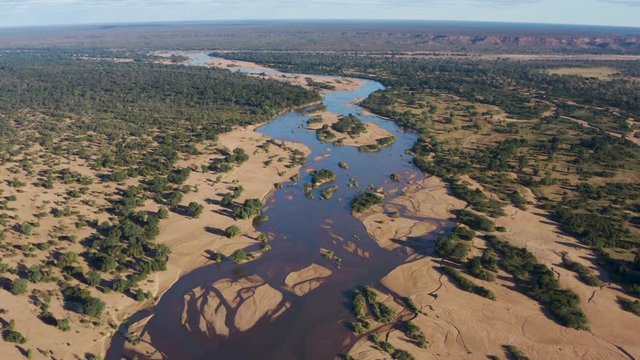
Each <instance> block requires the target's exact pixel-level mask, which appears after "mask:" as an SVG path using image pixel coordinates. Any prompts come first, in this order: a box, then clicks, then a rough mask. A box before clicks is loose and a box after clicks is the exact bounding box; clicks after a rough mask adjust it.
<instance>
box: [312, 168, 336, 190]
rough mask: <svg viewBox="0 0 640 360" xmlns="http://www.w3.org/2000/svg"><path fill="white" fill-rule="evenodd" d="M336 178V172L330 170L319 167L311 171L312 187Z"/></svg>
mask: <svg viewBox="0 0 640 360" xmlns="http://www.w3.org/2000/svg"><path fill="white" fill-rule="evenodd" d="M335 180H336V174H334V173H333V171H331V170H327V169H321V170H318V171H314V172H313V173H311V184H312V185H313V186H314V187H318V186H320V185H322V184H326V183H328V182H332V181H335Z"/></svg>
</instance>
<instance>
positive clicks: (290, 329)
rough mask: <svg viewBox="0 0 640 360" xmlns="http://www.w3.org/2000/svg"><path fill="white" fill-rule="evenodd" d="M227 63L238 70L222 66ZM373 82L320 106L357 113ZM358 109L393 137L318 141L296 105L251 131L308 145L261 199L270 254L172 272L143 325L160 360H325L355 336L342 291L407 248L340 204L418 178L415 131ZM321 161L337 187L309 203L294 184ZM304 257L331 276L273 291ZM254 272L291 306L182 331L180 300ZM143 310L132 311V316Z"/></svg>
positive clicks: (391, 264)
mask: <svg viewBox="0 0 640 360" xmlns="http://www.w3.org/2000/svg"><path fill="white" fill-rule="evenodd" d="M209 59H210V58H209V57H208V56H206V55H203V54H199V55H198V58H197V59H196V60H194V61H192V62H190V65H200V64H202V63H204V62H205V61H206V60H209ZM234 69H235V70H236V71H242V72H245V71H246V69H237V68H231V70H234ZM380 89H383V86H382V85H381V84H380V83H378V82H375V81H369V80H367V81H365V82H364V85H363V86H362V87H360V88H359V89H357V90H356V91H347V92H333V93H330V94H328V95H325V96H324V105H325V106H326V108H327V110H328V111H330V112H334V113H337V114H341V115H348V114H358V113H359V112H361V111H362V109H361V108H360V107H358V106H357V104H355V102H356V99H360V98H366V97H368V96H369V95H370V94H371V93H373V92H375V91H377V90H380ZM357 116H358V117H359V118H360V119H362V120H363V121H366V122H374V123H376V124H377V125H379V126H380V127H382V128H384V129H386V130H387V131H389V132H390V133H392V134H393V135H394V136H396V138H397V142H396V143H395V144H393V145H392V146H389V147H386V148H384V149H383V150H382V151H381V152H378V153H361V152H358V150H357V149H356V148H353V147H336V146H333V145H331V144H325V143H321V142H319V141H318V140H316V137H315V132H314V131H312V130H307V129H305V124H306V121H307V120H308V118H309V116H308V115H306V114H305V113H304V112H303V111H294V112H290V113H287V114H285V115H283V116H280V117H278V118H277V119H275V120H273V121H272V122H270V123H268V124H266V125H263V126H261V127H259V128H258V129H257V131H259V132H261V133H263V134H265V135H268V136H270V137H272V138H275V139H277V140H288V141H296V142H301V143H304V144H305V145H306V146H308V147H309V148H310V149H311V151H312V153H311V155H310V156H309V158H308V159H309V163H308V165H307V166H306V167H305V168H303V169H302V171H301V177H302V178H301V180H300V182H299V183H286V184H284V187H283V188H282V189H280V190H278V191H276V192H275V194H274V195H273V196H272V197H271V198H270V199H269V200H268V203H267V209H266V211H265V213H264V215H266V216H268V217H269V221H268V222H267V223H265V224H263V225H260V226H259V227H258V230H260V231H263V232H266V233H270V234H273V235H274V237H273V239H272V241H271V243H270V244H271V246H272V250H271V251H270V252H267V253H266V254H265V255H264V256H262V257H261V258H260V259H259V260H257V261H254V262H251V263H247V264H243V265H236V264H234V263H232V262H230V261H224V262H223V263H222V264H212V265H209V266H206V267H203V268H200V269H198V270H196V271H194V272H192V273H190V274H188V275H187V276H185V277H183V278H181V279H180V280H179V281H178V282H177V283H176V284H175V285H174V286H172V287H171V288H170V289H169V290H168V291H167V292H166V293H165V295H164V296H163V297H162V298H161V300H160V302H159V303H158V304H157V306H156V308H155V310H154V311H153V313H154V317H153V318H152V319H151V320H150V321H149V323H148V325H147V330H148V331H149V334H150V336H151V339H152V344H153V346H154V347H155V348H156V349H158V350H159V351H160V352H161V353H163V354H165V355H166V356H167V358H168V359H187V360H188V359H310V360H313V359H332V358H334V357H335V356H336V355H338V354H340V353H343V352H345V351H346V350H347V349H348V347H349V344H352V342H353V341H354V340H355V337H354V336H353V334H352V333H351V332H350V331H349V328H348V324H349V321H351V315H350V296H351V292H352V291H353V290H354V289H355V288H356V287H358V286H362V285H369V284H376V283H377V282H378V280H379V279H380V278H381V277H383V276H384V275H386V274H387V273H388V272H390V271H391V270H392V269H393V268H395V267H396V266H398V265H399V264H401V263H402V262H403V261H404V259H405V258H406V251H404V250H397V251H387V250H383V249H380V248H379V247H378V246H377V245H376V243H375V241H374V240H373V239H371V237H370V236H369V235H368V234H367V232H366V229H365V228H364V226H363V224H362V223H361V222H360V221H359V220H357V219H356V218H354V217H353V216H352V215H351V212H350V209H349V201H350V200H351V198H353V196H355V195H356V194H358V193H360V192H362V191H364V190H365V189H366V187H367V186H368V185H373V186H374V187H376V188H377V187H383V188H384V190H385V191H386V192H388V193H394V192H395V193H397V192H398V191H399V190H400V189H402V188H403V187H404V186H405V185H406V184H407V182H408V181H418V180H420V179H422V177H423V175H422V173H421V172H420V171H419V170H418V169H416V168H415V167H414V166H413V165H412V164H411V160H412V159H411V156H409V155H407V154H406V153H405V152H406V150H408V149H410V148H411V147H412V145H413V144H414V142H415V141H416V139H417V134H416V133H414V132H412V131H408V130H405V129H402V128H400V127H399V126H397V125H396V124H395V123H394V122H393V121H390V120H386V119H383V118H380V117H377V116H362V115H360V114H358V115H357ZM313 159H321V160H319V161H314V160H313ZM339 162H346V163H347V164H348V165H349V169H348V170H344V169H340V168H339V166H338V163H339ZM323 168H324V169H329V170H331V171H333V172H334V173H336V175H337V180H336V182H335V183H333V184H328V185H326V186H331V185H334V184H335V185H338V186H339V189H338V190H337V191H336V192H335V194H334V197H333V198H332V199H331V200H319V198H320V196H319V192H320V191H321V190H322V188H323V187H321V188H320V189H318V190H316V191H314V194H315V200H309V199H308V198H307V197H306V196H305V194H304V190H303V184H304V183H306V182H309V175H307V171H306V170H309V169H323ZM394 172H395V173H398V174H400V175H401V181H400V182H392V181H390V180H389V175H390V174H391V173H394ZM352 177H356V178H357V179H358V181H359V183H360V187H359V188H348V187H347V183H348V182H349V179H350V178H352ZM434 222H435V223H436V225H438V226H439V228H446V227H448V226H450V224H449V223H448V222H446V221H438V220H434ZM336 236H338V237H340V238H342V239H344V240H346V241H352V242H353V243H355V244H356V246H357V247H358V248H359V249H361V250H363V251H366V252H367V253H368V257H362V256H358V255H356V254H353V253H351V252H349V251H347V250H345V249H344V248H343V245H344V242H342V241H339V240H336V239H337V238H336ZM424 240H425V242H427V241H429V240H430V239H429V238H425V239H424ZM320 248H324V249H330V250H332V251H334V252H335V253H336V255H338V256H339V257H341V258H342V259H343V260H342V263H341V266H340V268H339V269H338V268H336V267H335V266H334V264H333V263H332V262H330V261H328V260H325V259H324V258H323V257H322V256H321V254H320ZM311 263H317V264H320V265H323V266H325V267H328V268H331V269H332V271H333V275H331V276H330V277H329V278H328V279H327V280H326V281H325V282H324V284H322V285H321V286H320V287H319V288H317V289H315V290H313V291H312V292H311V293H309V294H307V295H306V296H303V297H297V296H295V295H293V294H291V293H288V292H286V291H284V290H282V289H281V286H282V284H283V283H284V278H285V277H286V275H287V274H288V273H290V272H292V271H297V270H300V269H301V268H303V267H306V266H307V265H309V264H311ZM253 274H257V275H259V276H261V277H262V278H263V279H264V280H265V281H266V282H267V283H269V284H270V285H271V286H272V287H273V288H275V289H278V290H280V291H282V292H283V295H284V297H285V301H288V302H289V303H290V304H291V307H290V309H289V310H287V311H286V312H285V313H284V314H282V315H281V316H280V317H278V318H277V319H275V320H274V321H270V320H266V319H263V320H262V321H260V322H259V323H258V324H257V325H256V326H255V327H253V328H252V329H250V330H249V331H246V332H237V331H235V332H234V331H233V330H232V332H231V335H230V336H229V338H224V337H216V336H214V337H206V336H204V335H202V334H201V333H199V332H197V331H196V332H189V331H188V330H187V329H186V328H185V327H183V326H182V325H181V316H182V309H183V306H184V298H183V297H184V295H185V294H186V293H188V292H189V291H190V290H192V289H194V288H197V287H203V288H205V289H210V288H211V286H210V285H211V284H212V283H214V282H215V281H217V280H219V279H223V278H239V277H242V276H248V275H253ZM147 314H148V313H146V312H143V313H139V314H136V315H134V316H133V317H132V320H133V321H135V320H136V319H139V318H142V317H144V316H145V315H147ZM197 315H198V314H189V322H190V323H192V324H195V328H196V329H197V320H196V319H197ZM192 327H193V326H192ZM122 341H123V339H122V338H121V337H116V338H114V341H113V344H112V346H111V348H110V349H109V353H108V356H107V358H108V359H119V358H120V357H121V356H122V355H124V353H123V351H122V348H123V346H122V345H123V344H122Z"/></svg>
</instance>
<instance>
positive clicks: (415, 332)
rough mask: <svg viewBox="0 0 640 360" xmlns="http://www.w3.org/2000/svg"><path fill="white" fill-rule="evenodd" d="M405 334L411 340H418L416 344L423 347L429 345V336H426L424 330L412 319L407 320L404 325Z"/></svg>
mask: <svg viewBox="0 0 640 360" xmlns="http://www.w3.org/2000/svg"><path fill="white" fill-rule="evenodd" d="M402 329H403V332H404V334H405V335H406V336H407V337H408V338H409V339H411V340H413V341H415V342H416V345H418V347H421V348H425V347H427V338H426V337H425V336H424V333H423V332H422V330H421V329H420V328H419V327H418V326H416V325H415V324H414V323H412V322H411V321H406V322H405V323H404V324H403V326H402Z"/></svg>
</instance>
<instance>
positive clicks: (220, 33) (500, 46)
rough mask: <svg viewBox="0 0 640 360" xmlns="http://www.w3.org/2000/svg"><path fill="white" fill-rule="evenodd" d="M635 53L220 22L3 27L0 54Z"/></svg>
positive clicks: (613, 45)
mask: <svg viewBox="0 0 640 360" xmlns="http://www.w3.org/2000/svg"><path fill="white" fill-rule="evenodd" d="M44 47H74V48H76V47H97V48H136V49H167V48H171V49H228V50H306V51H367V52H371V51H445V52H452V51H455V52H459V51H463V52H465V51H467V52H491V53H540V52H545V53H549V52H554V53H598V54H602V53H606V54H640V28H623V27H602V26H578V25H544V24H508V23H481V22H446V21H405V22H399V21H319V20H318V21H220V22H188V23H186V22H184V23H147V24H110V25H94V26H69V27H40V28H6V29H0V48H13V49H15V48H44Z"/></svg>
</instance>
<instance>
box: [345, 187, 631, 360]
mask: <svg viewBox="0 0 640 360" xmlns="http://www.w3.org/2000/svg"><path fill="white" fill-rule="evenodd" d="M468 180H469V179H468ZM463 181H464V180H463ZM468 185H469V186H472V187H478V186H479V185H478V184H477V183H468ZM484 191H485V192H486V191H487V190H486V189H484ZM533 200H534V201H535V199H533ZM434 203H435V204H440V205H439V207H436V208H432V205H431V204H434ZM399 205H400V206H403V207H405V208H407V209H408V211H406V212H405V213H404V214H402V215H400V216H393V214H397V212H396V209H397V207H398V206H399ZM464 207H466V203H464V202H462V201H460V200H458V199H456V198H453V197H452V196H450V195H448V194H447V190H446V184H445V183H443V182H442V181H441V180H439V179H437V178H435V177H431V178H429V179H427V180H425V181H423V182H422V183H420V184H411V185H409V186H407V187H406V188H405V189H404V191H403V195H402V196H400V197H398V198H395V199H391V200H390V201H388V202H387V203H385V205H384V207H378V208H375V209H372V210H370V211H369V212H367V213H365V214H363V215H360V216H358V217H359V218H360V219H361V220H362V221H363V222H364V224H365V226H366V227H367V231H368V232H369V234H371V236H372V237H374V238H375V239H376V241H377V242H378V244H379V245H380V246H381V247H384V248H386V249H390V250H392V249H397V248H398V247H400V246H408V247H409V248H414V247H415V246H416V245H417V244H418V242H417V241H416V240H415V239H419V238H424V236H425V235H427V234H429V229H423V228H421V227H420V224H421V223H422V221H423V219H424V218H428V217H439V216H445V217H446V216H447V214H449V216H451V211H452V210H456V209H462V208H464ZM505 212H506V216H503V217H500V218H498V219H496V226H501V227H503V228H504V231H503V232H498V233H496V235H497V236H499V237H500V238H501V239H504V240H506V241H508V242H509V243H510V244H512V245H514V246H518V247H524V248H526V249H527V250H528V251H530V252H531V253H533V254H534V255H535V256H536V258H537V259H538V261H540V262H541V263H543V264H545V265H547V266H548V267H549V268H551V269H552V270H553V271H554V272H555V273H556V274H557V276H558V279H559V281H560V284H561V285H562V287H563V288H569V289H571V290H573V291H574V292H575V293H576V294H578V295H579V296H580V298H581V301H580V306H581V307H582V308H583V309H584V311H585V313H586V315H587V318H588V319H589V324H590V330H589V331H584V330H575V329H569V328H566V327H563V326H561V325H559V324H558V323H556V322H555V321H554V320H552V319H551V318H550V317H549V316H548V315H547V314H545V313H544V312H543V311H542V310H541V309H540V305H539V304H538V303H537V302H536V301H534V300H532V299H531V298H530V297H528V296H526V295H524V294H522V293H521V292H520V291H518V288H517V284H516V283H514V281H513V279H512V278H511V277H510V276H509V275H508V274H506V273H504V272H499V273H498V279H497V280H496V281H495V282H490V281H483V280H479V279H476V278H473V277H470V276H465V277H467V278H469V279H470V280H471V281H473V282H474V283H476V284H478V285H481V286H483V287H485V288H487V289H489V290H490V291H492V292H493V293H494V294H495V297H496V299H495V300H490V299H486V298H483V297H480V296H478V295H475V294H472V293H470V292H466V291H462V290H461V289H459V288H458V287H457V286H456V285H455V284H454V283H453V282H451V281H450V279H449V278H448V277H447V276H444V275H443V274H442V273H441V271H439V270H438V268H440V267H441V266H442V265H445V264H447V265H451V264H450V263H447V262H444V261H442V260H441V259H439V258H438V257H435V254H434V252H433V248H432V247H429V246H427V247H424V246H419V247H418V248H417V249H416V250H415V251H412V255H411V256H409V258H408V262H407V263H405V264H402V265H400V266H398V267H397V268H395V269H394V270H393V271H391V272H390V273H388V274H387V275H386V276H384V277H383V278H382V279H381V280H380V285H381V286H382V287H381V294H382V295H381V296H382V297H389V295H393V296H394V297H395V298H408V299H411V301H412V302H413V304H414V305H415V306H416V308H417V309H418V313H417V314H416V315H415V316H405V318H411V322H412V323H413V324H414V325H416V326H417V327H418V328H420V329H421V331H422V332H423V333H424V334H425V336H426V339H427V341H428V346H427V347H426V348H421V347H418V346H416V344H415V342H413V341H412V340H410V339H408V338H407V337H406V335H405V334H404V333H403V331H402V329H398V328H389V327H381V328H380V330H376V329H373V330H372V331H371V332H370V333H374V334H377V335H378V336H379V338H381V339H384V340H385V341H387V342H389V343H390V344H391V345H392V346H393V347H395V348H397V349H402V350H406V351H409V352H410V353H411V354H412V355H413V356H414V357H415V358H416V359H437V358H441V357H445V358H447V359H486V358H487V356H488V355H494V356H500V357H502V356H503V354H504V348H503V346H505V345H512V346H515V347H517V348H518V349H520V350H521V351H523V352H524V353H525V354H526V355H527V356H529V357H530V358H532V359H559V358H565V359H569V358H574V359H575V358H587V357H588V358H607V359H621V360H622V359H625V360H628V359H633V358H638V357H639V356H640V344H638V342H637V341H636V340H635V337H636V332H635V329H636V328H637V327H638V324H639V323H640V319H639V318H638V317H637V316H635V315H633V314H631V313H629V312H626V311H624V310H622V309H621V308H620V307H619V305H618V304H617V301H618V300H617V299H618V297H620V296H623V297H624V296H625V294H624V292H623V291H622V289H620V288H619V287H618V286H615V285H612V284H608V283H606V282H605V283H604V284H603V285H602V286H598V287H592V286H588V285H586V284H584V283H583V282H581V281H580V280H579V279H578V277H577V276H576V274H575V273H573V272H571V271H569V270H567V269H565V268H563V267H562V266H561V263H562V258H563V257H565V256H566V257H567V258H569V259H571V260H573V261H577V262H579V263H581V264H583V265H584V266H586V267H588V268H590V269H592V270H595V271H596V273H598V274H599V275H600V276H599V277H600V278H604V279H606V276H605V275H604V273H600V272H601V271H602V270H601V269H599V268H598V267H597V265H596V255H595V254H594V253H593V251H592V250H590V249H588V248H587V247H585V246H582V245H581V244H580V243H579V242H578V241H577V240H576V239H574V238H572V237H569V236H566V235H563V234H561V233H559V231H558V224H555V223H553V222H551V221H549V214H548V213H547V212H545V211H543V210H541V209H538V208H537V207H535V206H530V207H528V209H526V210H522V209H517V208H515V207H512V206H507V207H506V208H505ZM471 243H472V251H471V256H480V255H481V254H482V251H483V250H484V249H485V248H486V247H487V244H486V243H485V241H484V240H483V239H482V238H480V237H476V238H474V239H473V240H472V242H471ZM605 281H606V280H605ZM404 305H405V304H403V303H396V304H395V306H399V307H402V306H404ZM405 315H406V314H405ZM349 355H351V356H352V357H353V358H354V359H357V360H373V359H380V358H386V357H387V356H388V354H387V353H386V352H384V351H381V350H380V349H379V348H378V347H377V346H375V345H374V344H372V343H371V341H370V340H369V338H368V336H363V337H362V338H360V339H359V341H358V342H357V343H356V344H355V345H354V346H353V347H352V348H351V349H350V351H349Z"/></svg>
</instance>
